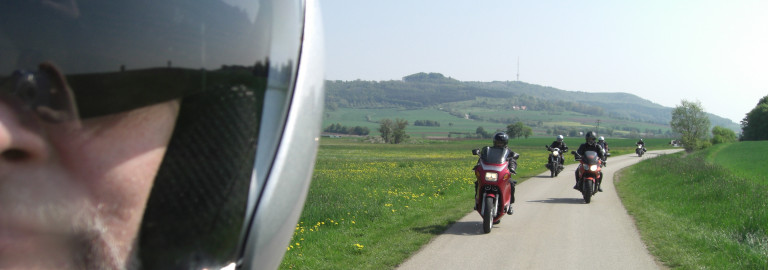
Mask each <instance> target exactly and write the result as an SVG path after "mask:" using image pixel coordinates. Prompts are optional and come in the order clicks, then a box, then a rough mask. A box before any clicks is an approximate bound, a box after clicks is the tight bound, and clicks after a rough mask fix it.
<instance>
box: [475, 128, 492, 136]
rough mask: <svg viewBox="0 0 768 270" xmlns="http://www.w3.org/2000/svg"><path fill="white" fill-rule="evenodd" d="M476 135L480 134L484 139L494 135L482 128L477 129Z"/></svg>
mask: <svg viewBox="0 0 768 270" xmlns="http://www.w3.org/2000/svg"><path fill="white" fill-rule="evenodd" d="M475 133H476V134H478V135H479V136H480V137H481V138H483V139H487V138H490V137H493V134H491V133H490V132H488V131H485V129H484V128H483V127H482V126H479V127H477V129H476V130H475Z"/></svg>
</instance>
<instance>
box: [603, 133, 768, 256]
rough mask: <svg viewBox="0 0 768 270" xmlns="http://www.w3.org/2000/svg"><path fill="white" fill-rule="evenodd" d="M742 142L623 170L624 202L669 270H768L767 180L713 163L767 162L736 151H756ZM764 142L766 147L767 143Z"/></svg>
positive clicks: (620, 184)
mask: <svg viewBox="0 0 768 270" xmlns="http://www.w3.org/2000/svg"><path fill="white" fill-rule="evenodd" d="M739 144H741V143H735V144H732V145H722V146H715V147H712V148H710V149H707V150H704V151H699V152H695V153H692V154H688V155H686V154H684V153H677V154H672V155H665V156H661V157H658V158H654V159H649V160H645V161H643V162H641V163H639V164H637V165H635V166H632V167H629V168H627V169H625V170H623V171H622V172H620V177H619V179H620V180H619V181H618V182H617V183H616V188H617V190H618V192H619V196H620V197H621V198H622V202H623V204H624V206H625V207H626V208H627V211H628V212H629V213H630V215H632V216H633V217H634V218H635V221H636V224H637V226H638V229H639V231H640V233H641V235H642V238H643V241H644V242H645V243H646V245H647V246H648V248H649V250H650V252H651V253H652V254H654V256H656V258H658V259H659V260H660V261H661V262H663V263H664V264H665V265H667V266H669V267H671V268H675V269H765V267H766V266H768V185H767V184H766V183H765V178H764V177H763V178H756V177H752V176H750V174H749V173H738V172H741V171H742V170H745V169H742V168H739V167H737V168H736V169H733V168H729V167H727V166H722V165H727V164H731V162H716V163H717V164H715V163H712V162H708V160H719V159H721V158H723V157H728V156H730V155H733V154H739V155H747V156H749V157H748V159H749V160H751V161H754V162H759V163H756V164H766V161H767V160H768V157H766V156H765V155H760V151H752V152H751V153H755V154H750V153H744V152H741V153H733V152H737V151H742V149H744V148H743V147H747V148H748V149H755V147H758V146H755V145H749V144H745V145H739ZM759 144H761V145H760V146H759V147H768V142H762V143H759ZM747 152H749V151H747ZM754 169H756V168H755V167H749V169H748V170H754ZM761 170H764V168H763V169H761Z"/></svg>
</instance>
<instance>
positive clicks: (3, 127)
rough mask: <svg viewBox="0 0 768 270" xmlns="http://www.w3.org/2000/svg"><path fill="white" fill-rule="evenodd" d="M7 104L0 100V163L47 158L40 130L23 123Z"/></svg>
mask: <svg viewBox="0 0 768 270" xmlns="http://www.w3.org/2000/svg"><path fill="white" fill-rule="evenodd" d="M23 118H24V116H23V115H20V112H18V111H17V110H15V109H14V108H13V107H12V105H10V104H9V103H8V102H5V101H1V100H0V163H4V164H8V163H25V162H36V161H41V160H44V159H46V158H47V157H48V150H47V147H46V141H45V139H44V135H43V131H42V128H41V127H40V126H39V125H32V124H31V123H30V121H25V120H24V119H23Z"/></svg>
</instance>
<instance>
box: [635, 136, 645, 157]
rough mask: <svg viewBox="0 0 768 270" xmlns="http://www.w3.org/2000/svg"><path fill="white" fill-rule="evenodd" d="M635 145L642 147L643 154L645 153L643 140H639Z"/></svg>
mask: <svg viewBox="0 0 768 270" xmlns="http://www.w3.org/2000/svg"><path fill="white" fill-rule="evenodd" d="M636 145H642V146H643V153H645V151H646V150H645V142H643V138H640V140H639V141H637V144H636Z"/></svg>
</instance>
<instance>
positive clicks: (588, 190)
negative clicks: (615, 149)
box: [571, 151, 603, 203]
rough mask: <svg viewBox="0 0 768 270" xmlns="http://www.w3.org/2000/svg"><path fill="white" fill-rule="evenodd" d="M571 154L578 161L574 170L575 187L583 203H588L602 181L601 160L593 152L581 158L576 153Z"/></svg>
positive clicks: (588, 152)
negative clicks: (581, 196) (582, 197)
mask: <svg viewBox="0 0 768 270" xmlns="http://www.w3.org/2000/svg"><path fill="white" fill-rule="evenodd" d="M571 154H573V155H574V157H575V158H576V160H577V161H579V167H578V169H576V179H578V181H577V183H576V187H577V188H578V190H579V191H581V194H582V195H583V196H584V202H586V203H590V202H591V201H592V196H593V195H595V194H597V191H598V189H599V188H600V183H601V182H602V181H603V172H602V171H601V170H602V160H600V157H599V156H598V155H597V152H595V151H587V152H585V153H584V156H583V157H582V156H581V155H579V153H576V151H573V152H571Z"/></svg>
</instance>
